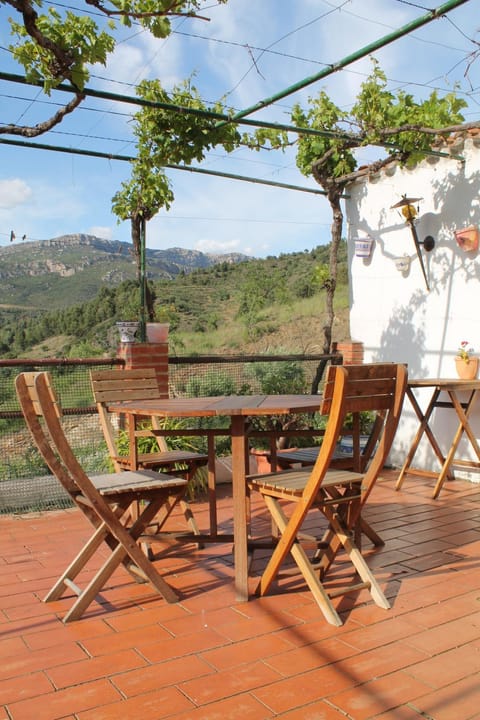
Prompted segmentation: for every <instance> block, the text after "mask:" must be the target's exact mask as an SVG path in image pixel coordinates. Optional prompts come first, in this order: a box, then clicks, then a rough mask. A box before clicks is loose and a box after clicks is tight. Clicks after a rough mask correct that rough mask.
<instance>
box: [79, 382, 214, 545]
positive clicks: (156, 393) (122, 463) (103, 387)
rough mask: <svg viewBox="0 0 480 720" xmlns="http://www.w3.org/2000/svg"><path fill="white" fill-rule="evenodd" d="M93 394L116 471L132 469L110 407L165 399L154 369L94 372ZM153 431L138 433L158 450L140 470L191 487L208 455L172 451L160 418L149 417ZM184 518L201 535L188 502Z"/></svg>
mask: <svg viewBox="0 0 480 720" xmlns="http://www.w3.org/2000/svg"><path fill="white" fill-rule="evenodd" d="M90 379H91V384H92V391H93V396H94V399H95V402H96V404H97V409H98V415H99V418H100V424H101V427H102V431H103V435H104V437H105V442H106V444H107V449H108V453H109V455H110V458H111V460H112V463H113V465H114V467H115V470H117V471H119V470H125V469H130V457H129V456H128V455H124V454H123V455H122V454H121V452H120V450H119V447H118V436H119V432H118V424H117V425H116V422H115V421H116V420H118V416H117V415H116V414H113V413H110V412H109V411H108V406H109V405H110V404H112V403H115V402H119V401H120V402H121V401H124V400H145V399H147V398H148V399H149V400H156V399H160V398H161V394H160V390H159V387H158V382H157V377H156V374H155V370H154V369H153V368H143V369H135V370H118V369H117V370H92V371H91V372H90ZM148 422H149V424H150V425H151V430H149V429H145V428H140V429H137V428H136V429H135V437H136V439H137V441H138V439H140V438H142V437H150V438H152V439H153V443H154V445H156V446H157V449H156V450H154V451H152V452H143V453H142V452H139V453H138V454H137V467H138V468H140V469H148V470H160V471H162V472H173V473H175V475H180V476H184V477H185V478H186V479H187V481H188V482H189V483H190V484H191V483H192V481H193V479H194V476H195V473H196V472H197V470H198V468H200V467H202V466H205V465H206V464H207V462H208V455H203V454H201V453H197V452H192V451H189V450H183V449H182V450H169V449H168V447H167V444H166V440H165V438H164V437H162V436H161V435H158V434H157V435H156V434H155V432H154V431H155V430H159V424H158V418H156V417H149V418H148ZM181 506H182V510H183V514H184V516H185V519H186V521H187V524H188V525H189V527H190V529H191V531H192V532H193V533H194V534H195V535H199V534H200V531H199V529H198V525H197V523H196V520H195V517H194V515H193V512H192V510H191V507H190V505H189V503H188V502H187V500H185V499H182V500H181Z"/></svg>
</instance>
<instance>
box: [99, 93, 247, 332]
mask: <svg viewBox="0 0 480 720" xmlns="http://www.w3.org/2000/svg"><path fill="white" fill-rule="evenodd" d="M137 94H138V95H139V96H140V97H142V98H143V99H144V100H148V101H150V102H154V103H163V104H164V105H175V106H178V108H189V109H194V110H195V111H198V112H199V114H190V113H183V112H181V110H179V111H174V110H168V109H161V108H158V107H150V106H147V107H142V108H141V110H139V111H138V112H137V113H136V114H135V119H134V127H133V132H134V134H135V136H136V138H137V142H136V149H137V155H136V157H135V159H134V160H132V161H131V166H132V175H131V178H130V180H128V181H127V182H123V183H122V186H121V188H120V190H119V191H118V192H117V193H116V194H115V195H114V197H113V198H112V210H113V212H114V213H115V215H116V216H117V217H118V219H119V221H120V220H127V219H129V220H130V222H131V233H132V244H133V250H134V254H135V259H136V266H137V279H138V282H139V285H140V294H141V297H142V301H141V305H142V307H141V308H140V321H141V322H144V321H145V315H146V316H148V318H149V319H153V315H154V308H153V302H154V297H153V296H152V295H151V294H149V292H148V285H147V282H146V278H145V275H144V272H143V269H142V263H143V260H144V253H145V233H146V222H147V221H148V220H151V219H152V218H153V217H154V216H155V215H156V214H157V213H158V212H159V210H160V209H161V208H165V209H167V210H168V208H169V207H170V205H171V203H172V202H173V199H174V195H173V191H172V188H171V185H170V182H169V180H168V178H167V176H166V174H165V170H164V167H165V166H168V165H170V164H183V165H190V164H191V163H192V162H193V161H194V160H196V161H198V162H200V161H201V160H203V159H204V157H205V153H206V152H207V151H208V150H210V149H211V148H213V147H216V146H217V145H222V146H223V147H224V149H225V150H226V151H227V152H230V151H231V150H233V149H234V148H236V147H238V145H239V143H240V142H241V137H240V134H239V133H238V131H237V128H236V126H235V125H233V124H231V123H223V124H219V123H218V122H217V121H216V120H214V119H212V117H211V116H209V113H220V112H222V113H223V112H224V106H223V105H222V103H221V102H218V103H215V104H214V106H213V107H208V106H207V105H206V104H205V103H204V101H203V100H202V99H201V98H200V95H199V94H198V91H197V89H196V88H195V86H194V85H192V83H191V81H190V80H185V81H184V82H182V83H180V84H179V85H176V86H175V87H174V88H173V90H172V91H171V92H170V93H168V92H167V91H166V90H164V88H163V87H162V84H161V82H160V81H159V80H144V81H143V82H141V83H140V85H139V86H138V88H137ZM202 111H204V112H205V115H203V114H202Z"/></svg>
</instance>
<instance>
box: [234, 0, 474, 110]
mask: <svg viewBox="0 0 480 720" xmlns="http://www.w3.org/2000/svg"><path fill="white" fill-rule="evenodd" d="M469 1H470V0H449V2H446V3H443V5H440V7H438V8H436V9H434V10H430V11H429V12H428V13H426V15H422V16H421V17H419V18H417V19H416V20H412V21H411V22H409V23H407V24H406V25H403V26H402V27H401V28H399V29H398V30H394V31H393V32H391V33H388V34H387V35H384V36H383V37H381V38H379V39H378V40H375V41H374V42H372V43H370V44H369V45H365V46H364V47H363V48H360V50H356V51H355V52H354V53H351V54H350V55H347V56H346V57H344V58H343V59H342V60H339V61H338V62H336V63H333V64H332V65H330V67H328V68H325V69H324V70H321V71H320V72H318V73H316V74H315V75H310V77H307V78H305V79H304V80H300V81H299V82H297V83H295V84H294V85H290V87H288V88H285V90H281V91H280V92H278V93H276V94H275V95H272V96H271V97H269V98H265V99H264V100H260V101H259V102H257V103H255V105H251V106H250V107H248V108H246V109H245V110H241V111H240V112H238V113H236V114H235V115H233V116H232V118H231V120H230V122H237V121H238V120H240V119H241V118H244V117H245V116H246V115H251V114H252V113H254V112H257V111H258V110H262V109H263V108H265V107H267V106H268V105H272V104H273V103H275V102H277V100H282V99H283V98H285V97H287V96H288V95H292V94H293V93H295V92H297V91H298V90H302V89H303V88H305V87H307V86H308V85H311V84H312V83H314V82H316V81H317V80H321V79H322V78H325V77H327V76H328V75H331V74H332V73H334V72H337V70H341V69H342V68H344V67H346V66H347V65H351V63H353V62H355V61H356V60H360V58H363V57H365V56H366V55H369V54H370V53H371V52H372V51H373V50H378V49H379V48H382V47H385V45H389V44H390V43H391V42H393V41H394V40H398V38H400V37H403V36H404V35H408V33H410V32H412V30H416V29H417V28H419V27H422V25H427V24H428V23H429V22H431V21H432V20H437V19H438V18H439V17H441V16H442V15H445V14H446V13H447V12H449V11H450V10H454V9H455V8H457V7H460V5H464V4H465V3H467V2H469ZM221 124H223V123H221Z"/></svg>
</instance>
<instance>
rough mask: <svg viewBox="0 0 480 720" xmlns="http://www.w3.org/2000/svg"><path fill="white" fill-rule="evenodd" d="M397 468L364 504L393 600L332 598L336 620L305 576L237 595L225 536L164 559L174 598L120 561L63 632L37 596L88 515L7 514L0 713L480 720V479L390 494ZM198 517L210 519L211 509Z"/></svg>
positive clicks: (69, 552)
mask: <svg viewBox="0 0 480 720" xmlns="http://www.w3.org/2000/svg"><path fill="white" fill-rule="evenodd" d="M395 477H396V473H395V472H393V471H389V472H387V473H385V480H384V481H382V482H380V483H378V484H377V486H376V488H375V491H374V493H373V496H372V499H371V503H370V505H369V507H368V511H367V513H366V516H367V519H368V520H369V522H370V523H371V524H372V525H373V527H374V528H375V529H376V530H377V531H378V532H379V533H380V534H381V535H382V537H383V538H384V539H385V541H386V544H385V546H384V547H383V548H379V549H373V548H372V547H371V546H369V545H368V544H366V547H365V549H366V555H367V558H368V562H369V563H370V564H371V565H372V566H374V567H375V570H376V575H377V578H378V579H379V580H380V582H381V584H382V587H384V588H385V591H386V594H387V595H388V597H389V599H390V601H391V603H392V609H391V610H383V609H381V608H378V607H376V606H375V605H374V604H373V603H372V602H371V601H370V598H369V596H368V595H367V594H366V593H362V594H360V595H357V596H356V597H353V598H349V599H348V600H345V599H339V600H338V601H337V603H338V604H337V607H338V609H339V610H340V612H341V614H342V617H343V619H344V621H345V624H344V625H343V626H342V627H341V628H335V627H332V626H331V625H329V624H328V623H327V622H326V621H325V620H324V619H323V616H322V615H321V613H320V611H319V609H318V607H317V605H316V604H315V603H314V602H313V600H312V597H311V595H310V593H309V592H308V590H306V588H305V586H304V585H303V584H302V583H301V582H300V581H295V582H294V581H293V580H291V579H290V580H289V581H285V582H284V581H282V582H281V584H280V587H279V588H278V587H277V588H276V589H275V590H274V591H273V592H272V593H271V594H269V595H268V596H267V597H265V598H262V599H259V598H252V599H251V600H250V602H248V603H242V604H239V603H237V602H235V597H234V591H233V586H232V579H233V571H232V554H231V547H230V546H228V545H213V546H207V547H206V548H205V549H203V550H196V549H195V548H194V547H193V546H190V545H189V546H185V547H184V548H182V550H181V551H179V550H178V547H175V548H173V549H172V550H171V551H170V552H169V553H168V554H166V555H165V556H164V557H162V559H161V560H160V561H159V566H160V567H161V568H162V572H164V573H165V574H166V577H167V578H168V580H169V582H170V583H171V584H172V585H174V586H175V587H176V588H177V589H178V591H179V592H180V593H181V596H182V599H181V601H180V602H179V603H177V604H174V605H168V604H167V603H165V602H164V601H163V600H162V599H161V598H158V596H156V595H155V594H154V593H153V592H152V591H151V590H150V589H149V588H148V587H146V586H144V585H138V584H135V583H133V582H132V581H131V580H130V578H129V576H128V575H126V573H124V571H123V570H119V571H118V572H117V573H116V574H115V575H114V577H113V579H112V581H111V583H110V585H109V587H108V588H107V589H106V590H105V591H104V592H103V594H102V597H101V598H100V599H99V600H100V603H94V604H92V606H91V607H90V608H89V610H88V611H87V613H86V614H85V616H84V617H83V619H82V620H80V621H78V622H74V623H70V624H69V625H66V626H65V625H64V624H63V623H62V622H61V619H60V618H61V617H62V615H63V613H64V611H65V608H66V607H67V606H68V605H69V600H68V598H67V599H65V600H64V599H62V600H60V601H56V602H54V603H49V604H44V603H43V602H42V601H41V598H42V597H43V595H44V594H45V592H46V591H47V590H48V589H49V587H50V586H51V585H52V584H53V582H54V580H55V579H56V577H57V576H58V575H59V574H60V572H61V571H62V570H63V568H64V566H65V564H66V563H67V561H69V560H70V559H71V557H72V556H73V555H74V554H75V552H76V550H77V549H78V548H79V547H80V544H81V542H82V540H83V539H84V538H85V537H86V535H87V532H88V528H87V525H86V522H85V520H84V518H83V516H80V514H79V513H78V512H77V511H76V510H67V511H54V512H50V513H45V514H30V515H24V516H7V517H1V518H0V570H1V573H0V720H7V718H8V720H31V718H36V720H56V719H59V718H67V719H68V720H113V719H115V720H118V718H122V720H129V719H130V718H132V719H133V718H135V720H138V719H139V718H140V719H143V718H145V719H146V718H148V720H160V719H161V718H172V719H173V720H219V719H220V718H226V719H227V720H237V719H238V720H240V719H241V720H263V719H267V718H282V719H283V720H345V718H350V719H353V720H368V719H370V718H377V719H378V720H387V719H388V720H414V719H415V720H420V719H421V718H423V719H424V720H425V718H430V719H432V718H433V720H460V719H461V720H466V719H467V718H480V686H479V683H478V672H479V671H480V604H479V598H480V572H479V569H480V568H479V565H480V513H479V502H480V485H473V484H471V483H468V482H464V481H460V480H456V481H455V482H452V483H447V484H446V485H445V486H444V489H443V491H442V493H441V495H440V497H439V498H438V499H437V500H432V499H431V491H432V485H431V483H430V482H428V481H426V480H419V479H409V480H408V481H406V482H405V484H404V487H403V488H402V491H401V492H399V493H396V492H395V491H394V489H393V488H394V481H395ZM221 495H222V497H221V499H220V502H219V521H220V523H222V525H223V526H224V527H225V529H226V530H228V529H229V526H230V517H231V502H230V497H229V489H228V488H226V487H223V488H222V490H221ZM254 513H255V515H256V516H259V515H261V513H262V510H261V508H260V507H259V506H255V507H254ZM195 514H196V515H197V518H198V519H199V523H200V525H201V526H205V525H206V522H207V507H206V505H205V504H204V503H202V502H200V503H197V504H196V505H195ZM261 562H262V559H261V557H260V556H258V557H257V555H256V556H255V564H254V570H255V567H257V568H258V567H259V565H260V564H261ZM343 572H344V568H342V567H340V569H339V570H338V571H337V575H341V574H342V573H343ZM334 579H335V578H333V580H334ZM251 582H252V585H251V588H252V589H253V587H254V584H255V578H252V581H251Z"/></svg>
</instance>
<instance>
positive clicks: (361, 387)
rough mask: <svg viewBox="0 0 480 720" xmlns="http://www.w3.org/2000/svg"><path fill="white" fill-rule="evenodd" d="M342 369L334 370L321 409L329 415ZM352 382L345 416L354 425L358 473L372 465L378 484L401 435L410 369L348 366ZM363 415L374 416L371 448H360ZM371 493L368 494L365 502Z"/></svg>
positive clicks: (347, 391) (371, 477)
mask: <svg viewBox="0 0 480 720" xmlns="http://www.w3.org/2000/svg"><path fill="white" fill-rule="evenodd" d="M337 367H338V366H334V365H332V366H330V367H329V370H328V375H327V379H326V382H325V387H324V394H323V399H322V404H321V408H320V412H321V414H324V415H329V414H330V413H331V412H332V408H333V402H334V389H335V380H336V373H337ZM347 370H348V381H347V383H346V386H345V394H344V398H343V402H344V408H343V410H344V413H345V415H347V414H349V413H351V414H352V416H353V423H354V433H353V437H354V463H353V469H354V470H355V471H356V472H365V471H366V470H367V462H369V463H370V464H369V465H368V481H367V485H368V483H371V482H374V481H375V478H376V476H377V475H378V473H379V472H380V470H381V469H382V468H383V466H384V464H385V461H386V460H387V457H388V454H389V452H390V450H391V446H392V443H393V440H394V437H395V433H396V431H397V427H398V422H399V420H400V414H401V411H402V405H403V398H404V396H405V390H406V386H407V369H406V367H405V366H404V365H402V364H397V363H369V364H364V365H348V366H347ZM361 412H369V413H371V415H372V424H373V425H372V431H371V433H370V436H369V439H368V443H367V446H366V447H365V448H364V449H363V451H360V448H359V444H358V443H359V438H360V431H359V422H360V421H359V417H360V413H361ZM369 492H370V490H368V491H366V495H365V500H366V498H367V497H368V494H369Z"/></svg>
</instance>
